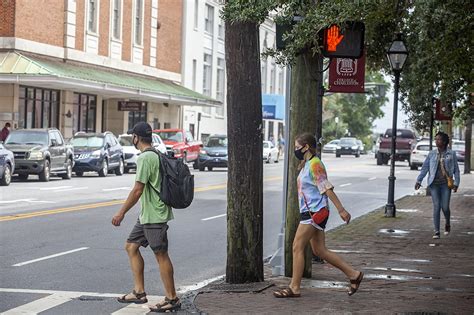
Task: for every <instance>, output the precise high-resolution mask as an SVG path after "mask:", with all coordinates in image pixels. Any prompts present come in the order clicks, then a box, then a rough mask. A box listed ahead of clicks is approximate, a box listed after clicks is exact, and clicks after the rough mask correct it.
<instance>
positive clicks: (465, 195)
mask: <svg viewBox="0 0 474 315" xmlns="http://www.w3.org/2000/svg"><path fill="white" fill-rule="evenodd" d="M464 197H474V195H468V194H464Z"/></svg>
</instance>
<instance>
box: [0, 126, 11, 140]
mask: <svg viewBox="0 0 474 315" xmlns="http://www.w3.org/2000/svg"><path fill="white" fill-rule="evenodd" d="M10 128H11V125H10V123H9V122H7V123H6V124H5V127H3V129H2V131H1V132H0V141H5V140H7V137H8V135H9V134H10Z"/></svg>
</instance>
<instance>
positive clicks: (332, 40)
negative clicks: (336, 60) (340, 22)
mask: <svg viewBox="0 0 474 315" xmlns="http://www.w3.org/2000/svg"><path fill="white" fill-rule="evenodd" d="M343 38H344V35H341V34H339V27H338V26H337V25H333V26H331V27H330V28H329V29H327V30H326V45H327V51H336V47H337V45H339V43H340V42H341V41H342V39H343Z"/></svg>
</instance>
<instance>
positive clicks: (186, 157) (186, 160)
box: [183, 152, 188, 163]
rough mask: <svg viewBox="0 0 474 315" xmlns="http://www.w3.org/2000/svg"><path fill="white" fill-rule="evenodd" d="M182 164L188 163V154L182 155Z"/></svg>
mask: <svg viewBox="0 0 474 315" xmlns="http://www.w3.org/2000/svg"><path fill="white" fill-rule="evenodd" d="M183 162H184V163H188V152H184V154H183Z"/></svg>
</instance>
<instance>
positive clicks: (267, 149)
mask: <svg viewBox="0 0 474 315" xmlns="http://www.w3.org/2000/svg"><path fill="white" fill-rule="evenodd" d="M278 158H279V156H278V148H277V147H276V146H274V145H273V143H271V142H270V141H263V160H264V161H265V162H267V163H270V162H272V161H273V163H278Z"/></svg>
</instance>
